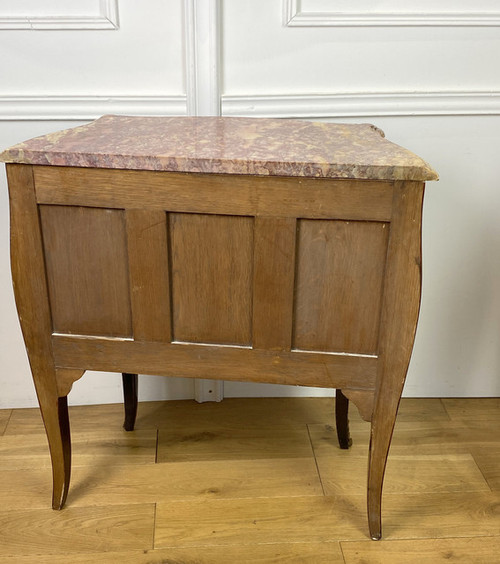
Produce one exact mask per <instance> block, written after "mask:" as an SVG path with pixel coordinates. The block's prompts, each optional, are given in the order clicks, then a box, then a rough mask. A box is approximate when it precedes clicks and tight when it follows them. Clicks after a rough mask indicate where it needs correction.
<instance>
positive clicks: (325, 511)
mask: <svg viewBox="0 0 500 564" xmlns="http://www.w3.org/2000/svg"><path fill="white" fill-rule="evenodd" d="M363 513H364V496H348V497H347V496H345V497H344V496H342V497H341V496H338V497H333V498H332V497H323V496H307V497H293V498H292V497H277V498H274V499H266V498H264V497H262V498H253V499H252V498H250V499H218V500H215V499H214V500H212V501H211V503H209V504H208V503H205V502H204V501H203V500H190V501H179V502H163V503H159V504H158V506H157V512H156V534H155V548H163V547H166V546H184V547H194V546H200V545H202V546H207V547H210V546H231V545H235V544H239V543H241V539H245V544H256V543H262V544H263V543H280V542H286V541H285V539H294V542H330V541H335V540H339V539H352V540H362V539H363V538H365V533H364V532H363V530H364V528H365V527H366V525H365V523H364V520H363V517H362V515H363ZM192 523H196V527H192Z"/></svg>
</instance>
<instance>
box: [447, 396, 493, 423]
mask: <svg viewBox="0 0 500 564" xmlns="http://www.w3.org/2000/svg"><path fill="white" fill-rule="evenodd" d="M442 402H443V405H444V407H445V409H446V411H447V413H448V414H449V416H450V418H451V419H452V420H454V421H463V420H465V421H470V420H472V421H479V420H483V421H496V422H497V423H498V422H500V398H444V399H443V400H442Z"/></svg>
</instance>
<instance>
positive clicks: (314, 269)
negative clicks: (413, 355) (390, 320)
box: [294, 220, 389, 354]
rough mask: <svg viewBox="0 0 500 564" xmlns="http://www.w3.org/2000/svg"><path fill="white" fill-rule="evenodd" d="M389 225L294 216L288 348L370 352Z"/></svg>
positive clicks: (374, 337) (375, 337)
mask: <svg viewBox="0 0 500 564" xmlns="http://www.w3.org/2000/svg"><path fill="white" fill-rule="evenodd" d="M388 233H389V225H388V224H387V223H382V222H365V221H324V220H300V221H299V235H298V258H297V261H298V262H297V282H296V292H295V324H294V347H295V348H297V349H301V350H313V351H335V352H349V353H358V354H376V353H377V350H378V334H379V323H380V311H381V298H382V287H383V280H384V271H385V259H386V253H387V241H388Z"/></svg>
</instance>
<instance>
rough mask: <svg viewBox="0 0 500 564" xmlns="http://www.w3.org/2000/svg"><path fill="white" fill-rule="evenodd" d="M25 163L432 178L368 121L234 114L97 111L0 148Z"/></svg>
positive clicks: (423, 164) (428, 170) (1, 156)
mask: <svg viewBox="0 0 500 564" xmlns="http://www.w3.org/2000/svg"><path fill="white" fill-rule="evenodd" d="M0 161H4V162H7V163H26V164H33V165H52V166H77V167H94V168H117V169H134V170H161V171H177V172H205V173H219V174H252V175H260V176H269V175H273V176H302V177H318V178H358V179H373V180H437V178H438V176H437V174H436V172H435V171H434V170H433V169H432V168H431V167H430V166H429V165H428V164H427V163H426V162H425V161H423V160H422V159H421V158H419V157H417V156H416V155H414V154H413V153H411V152H410V151H407V150H406V149H404V148H402V147H400V146H398V145H395V144H394V143H391V142H390V141H387V140H386V139H385V138H384V133H383V132H382V131H381V130H380V129H378V128H376V127H375V126H373V125H368V124H356V125H352V124H333V123H320V122H309V121H300V120H288V119H260V118H237V117H128V116H103V117H101V118H100V119H97V120H96V121H94V122H92V123H89V124H87V125H83V126H81V127H76V128H73V129H67V130H64V131H60V132H57V133H51V134H49V135H44V136H43V137H36V138H35V139H31V140H29V141H25V142H24V143H20V144H18V145H15V146H13V147H11V148H10V149H7V150H6V151H4V152H3V153H1V154H0Z"/></svg>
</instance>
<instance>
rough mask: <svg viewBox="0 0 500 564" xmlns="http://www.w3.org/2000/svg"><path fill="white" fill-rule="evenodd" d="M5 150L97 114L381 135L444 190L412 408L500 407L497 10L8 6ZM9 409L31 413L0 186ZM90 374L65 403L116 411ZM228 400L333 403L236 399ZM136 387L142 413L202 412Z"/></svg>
mask: <svg viewBox="0 0 500 564" xmlns="http://www.w3.org/2000/svg"><path fill="white" fill-rule="evenodd" d="M0 53H1V55H2V57H1V60H2V64H1V69H2V71H1V73H0V148H5V147H7V146H9V145H12V144H14V143H16V142H18V141H21V140H23V139H27V138H30V137H33V136H36V135H41V134H44V133H48V132H49V131H55V130H58V129H61V128H63V127H72V126H75V125H78V124H80V123H84V122H85V121H88V120H90V119H93V118H95V117H97V116H99V115H102V114H104V113H122V114H127V113H128V114H142V115H144V114H148V115H165V114H168V115H186V114H189V115H197V114H198V115H199V114H212V115H216V114H218V113H222V114H223V115H253V116H264V117H266V116H280V117H283V118H286V117H302V118H304V119H323V120H329V121H331V120H334V121H349V122H367V121H369V122H372V123H375V124H376V125H377V126H379V127H381V128H382V129H384V130H385V132H386V134H387V137H388V138H390V139H391V140H393V141H395V142H397V143H400V144H402V145H404V146H406V147H408V148H409V149H411V150H413V151H414V152H416V153H418V154H419V155H421V156H422V157H424V158H425V159H427V160H428V161H429V162H430V163H431V164H432V165H433V166H434V167H435V168H436V169H437V170H438V171H439V173H440V175H441V180H440V182H439V183H429V185H428V188H427V194H426V201H425V206H424V242H423V243H424V287H423V301H422V313H421V319H420V325H419V330H418V333H417V340H416V344H415V350H414V355H413V359H412V363H411V366H410V373H409V378H408V382H407V387H406V394H407V395H413V396H488V395H493V396H494V395H496V396H498V395H500V183H499V181H498V174H497V162H498V161H499V158H500V134H499V131H500V70H498V65H497V63H496V61H497V60H498V58H499V56H500V6H499V4H498V1H497V0H476V2H474V3H473V4H471V3H470V2H468V1H467V0H458V1H457V0H453V1H452V0H432V1H431V0H421V1H420V2H418V3H415V2H411V1H410V0H397V1H396V0H383V1H380V2H376V3H374V2H372V1H371V0H370V1H369V0H356V1H353V0H349V1H348V0H148V1H147V2H136V1H134V0H93V1H89V0H74V1H72V2H70V3H68V2H65V1H62V0H43V1H42V0H36V1H35V0H19V1H18V2H15V3H13V2H3V1H1V0H0ZM0 214H1V215H0V265H1V266H0V300H1V302H0V303H1V311H2V315H1V316H0V360H1V367H2V370H1V372H0V387H1V390H2V392H1V394H0V407H20V406H29V405H35V404H36V398H35V393H34V389H33V385H32V383H31V376H30V373H29V367H28V363H27V359H26V355H25V352H24V346H23V343H22V338H21V333H20V329H19V325H18V321H17V316H16V313H15V306H14V301H13V296H12V289H11V282H10V272H9V249H8V200H7V189H6V181H5V174H4V173H3V172H2V173H1V175H0ZM120 386H121V384H120V378H119V375H110V374H99V373H93V374H88V375H86V376H85V378H83V379H82V380H80V381H79V382H77V383H76V384H75V386H74V389H73V391H72V393H71V394H70V401H72V403H98V402H112V401H120V400H121V387H120ZM224 393H225V396H226V397H228V396H240V395H298V394H322V393H329V392H323V391H322V390H311V389H306V390H304V389H296V388H295V389H294V388H288V387H279V386H266V385H257V384H239V383H226V384H225V391H224ZM193 394H194V385H193V382H192V381H190V380H182V379H167V378H154V377H145V376H144V377H142V378H141V386H140V397H141V399H168V398H189V397H193Z"/></svg>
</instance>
